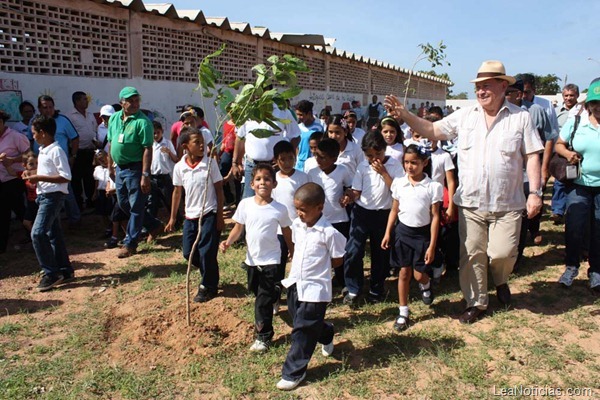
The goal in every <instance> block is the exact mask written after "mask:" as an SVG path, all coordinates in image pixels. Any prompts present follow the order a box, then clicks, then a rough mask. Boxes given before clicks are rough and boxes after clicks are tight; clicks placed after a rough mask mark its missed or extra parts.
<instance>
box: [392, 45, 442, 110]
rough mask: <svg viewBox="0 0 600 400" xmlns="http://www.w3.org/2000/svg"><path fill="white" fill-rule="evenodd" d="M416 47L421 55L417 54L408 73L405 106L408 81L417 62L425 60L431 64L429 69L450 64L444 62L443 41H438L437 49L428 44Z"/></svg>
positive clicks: (406, 94) (407, 86)
mask: <svg viewBox="0 0 600 400" xmlns="http://www.w3.org/2000/svg"><path fill="white" fill-rule="evenodd" d="M418 47H420V48H421V53H419V55H418V56H417V58H416V59H415V62H414V64H413V66H412V68H411V69H410V72H409V73H408V79H407V80H406V89H405V90H404V101H403V103H404V104H406V98H407V97H408V92H409V90H410V80H411V78H412V75H413V71H414V69H415V67H416V66H417V64H418V63H419V62H421V61H423V60H427V61H428V62H429V63H431V68H435V67H440V66H443V65H444V64H446V65H450V63H449V62H448V61H447V60H446V53H444V50H446V45H445V44H444V41H443V40H440V43H439V44H438V45H437V47H436V46H433V45H432V44H430V43H426V44H423V43H420V44H419V46H418Z"/></svg>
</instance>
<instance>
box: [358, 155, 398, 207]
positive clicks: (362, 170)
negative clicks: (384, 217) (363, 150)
mask: <svg viewBox="0 0 600 400" xmlns="http://www.w3.org/2000/svg"><path fill="white" fill-rule="evenodd" d="M383 166H384V167H385V169H386V170H387V172H388V174H390V176H391V177H392V179H395V178H401V177H403V176H404V168H402V165H401V164H400V163H399V162H398V161H397V160H395V159H393V158H392V157H388V159H387V161H386V162H385V164H383ZM352 189H354V190H358V191H360V192H361V193H360V197H359V198H358V199H356V204H358V205H359V206H361V207H363V208H366V209H367V210H389V209H390V208H391V207H392V192H391V190H390V188H389V187H388V186H387V185H386V184H385V181H384V180H383V177H382V176H381V175H380V174H379V173H377V172H376V171H375V170H374V169H373V168H372V167H371V165H370V164H369V162H368V161H366V160H365V161H363V162H361V163H360V164H358V168H357V169H356V174H355V175H354V179H353V180H352Z"/></svg>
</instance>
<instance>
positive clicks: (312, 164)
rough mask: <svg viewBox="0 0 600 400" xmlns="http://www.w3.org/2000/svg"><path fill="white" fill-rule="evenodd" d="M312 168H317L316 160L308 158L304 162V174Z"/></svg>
mask: <svg viewBox="0 0 600 400" xmlns="http://www.w3.org/2000/svg"><path fill="white" fill-rule="evenodd" d="M313 168H319V164H317V159H316V158H314V157H309V158H307V159H306V161H304V172H305V173H307V174H308V171H310V170H311V169H313Z"/></svg>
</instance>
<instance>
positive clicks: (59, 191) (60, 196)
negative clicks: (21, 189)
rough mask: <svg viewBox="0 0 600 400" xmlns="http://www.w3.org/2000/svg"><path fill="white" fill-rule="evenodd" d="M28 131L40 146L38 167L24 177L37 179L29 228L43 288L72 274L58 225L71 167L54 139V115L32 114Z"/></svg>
mask: <svg viewBox="0 0 600 400" xmlns="http://www.w3.org/2000/svg"><path fill="white" fill-rule="evenodd" d="M31 131H32V133H33V139H34V140H35V141H36V142H37V143H38V144H39V146H40V152H39V156H38V167H37V171H24V172H23V179H28V180H29V181H30V182H32V183H37V200H36V201H37V203H38V206H39V208H38V213H37V215H36V217H35V221H34V223H33V227H32V228H31V240H32V242H33V249H34V250H35V255H36V256H37V259H38V261H39V263H40V266H41V267H42V270H43V271H44V276H43V277H42V279H41V281H40V283H39V285H38V287H37V288H38V290H39V291H40V292H46V291H48V290H50V289H52V288H53V287H55V286H56V285H58V284H60V283H61V282H63V281H65V280H70V279H73V277H74V271H73V267H72V266H71V262H70V261H69V255H68V253H67V247H66V245H65V240H64V238H63V234H62V229H61V226H60V210H61V209H62V207H63V205H64V202H65V198H66V196H67V194H68V193H69V182H70V181H71V168H70V166H69V159H68V158H67V154H66V153H65V151H64V150H63V149H62V148H61V147H60V145H59V144H58V142H56V141H55V140H54V135H55V133H56V122H55V120H54V118H52V117H47V116H43V115H40V116H38V117H36V118H34V120H33V122H32V123H31Z"/></svg>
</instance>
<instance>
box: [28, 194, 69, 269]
mask: <svg viewBox="0 0 600 400" xmlns="http://www.w3.org/2000/svg"><path fill="white" fill-rule="evenodd" d="M65 197H66V195H65V194H64V193H62V192H53V193H45V194H38V196H37V200H36V202H37V204H38V206H39V209H38V213H37V216H36V217H35V221H34V223H33V227H32V228H31V241H32V242H33V249H34V250H35V255H36V256H37V259H38V262H39V263H40V266H41V267H42V269H43V270H44V274H46V275H48V276H52V277H57V276H58V275H60V274H61V273H62V272H69V273H71V272H73V267H71V262H70V261H69V255H68V254H67V247H66V245H65V239H64V237H63V233H62V229H61V227H60V210H61V209H62V207H63V204H64V202H65Z"/></svg>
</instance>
